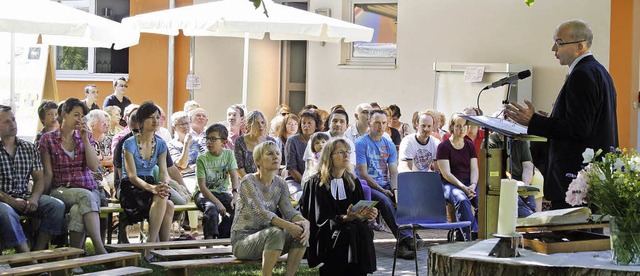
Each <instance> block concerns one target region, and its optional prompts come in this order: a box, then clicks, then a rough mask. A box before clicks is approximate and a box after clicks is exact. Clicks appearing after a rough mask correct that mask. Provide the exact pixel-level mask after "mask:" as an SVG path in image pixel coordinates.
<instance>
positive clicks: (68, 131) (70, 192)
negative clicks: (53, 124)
mask: <svg viewBox="0 0 640 276" xmlns="http://www.w3.org/2000/svg"><path fill="white" fill-rule="evenodd" d="M87 112H88V109H87V106H85V105H84V104H83V103H82V102H81V101H80V100H78V99H76V98H69V99H67V100H66V101H65V102H64V104H63V105H62V107H61V108H60V114H58V116H59V117H61V118H62V123H61V124H60V128H59V129H58V130H55V131H52V132H47V133H45V134H43V135H42V138H41V139H40V145H39V149H40V153H41V154H42V164H43V165H44V174H45V179H46V180H45V181H47V183H51V188H52V189H53V190H52V191H51V196H53V197H55V198H58V199H60V200H62V202H64V204H65V206H66V208H67V210H69V217H70V219H71V221H70V222H69V232H70V233H69V243H70V245H71V246H72V247H75V248H84V242H85V239H86V236H85V234H88V235H89V237H90V238H91V241H92V242H93V247H94V249H95V252H96V254H105V253H107V251H106V250H105V249H104V244H103V243H102V238H101V236H100V220H99V219H100V217H99V215H98V212H99V211H100V191H99V190H98V185H97V183H96V182H95V180H94V179H93V174H92V172H93V171H97V170H98V164H99V161H98V156H97V155H96V151H95V149H94V148H93V146H92V145H93V143H94V140H93V137H92V135H91V133H90V131H89V128H88V126H87V124H86V122H85V121H84V119H85V117H84V116H85V115H87Z"/></svg>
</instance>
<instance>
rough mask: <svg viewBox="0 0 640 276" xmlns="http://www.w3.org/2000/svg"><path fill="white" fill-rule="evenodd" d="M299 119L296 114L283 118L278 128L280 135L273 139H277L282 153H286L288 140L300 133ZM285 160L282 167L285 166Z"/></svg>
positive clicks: (277, 134)
mask: <svg viewBox="0 0 640 276" xmlns="http://www.w3.org/2000/svg"><path fill="white" fill-rule="evenodd" d="M299 121H300V120H299V119H298V116H297V115H296V114H289V115H286V116H284V118H282V121H280V126H278V127H277V129H278V133H276V136H275V137H273V138H275V139H276V144H278V147H280V152H284V145H285V144H286V143H287V139H289V137H292V136H293V135H295V134H296V133H297V132H298V124H299ZM285 161H286V160H285V158H282V165H285V164H286V162H285Z"/></svg>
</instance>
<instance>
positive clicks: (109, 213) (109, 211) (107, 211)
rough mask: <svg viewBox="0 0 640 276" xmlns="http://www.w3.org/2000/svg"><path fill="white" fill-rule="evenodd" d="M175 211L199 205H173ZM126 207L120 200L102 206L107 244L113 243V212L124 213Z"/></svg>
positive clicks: (101, 216) (194, 207)
mask: <svg viewBox="0 0 640 276" xmlns="http://www.w3.org/2000/svg"><path fill="white" fill-rule="evenodd" d="M173 208H174V212H182V211H197V210H199V209H198V206H196V204H195V203H189V204H184V205H176V206H174V207H173ZM122 212H124V209H122V207H121V206H120V202H117V203H113V206H106V207H100V218H106V219H107V242H106V244H111V240H112V238H113V213H122Z"/></svg>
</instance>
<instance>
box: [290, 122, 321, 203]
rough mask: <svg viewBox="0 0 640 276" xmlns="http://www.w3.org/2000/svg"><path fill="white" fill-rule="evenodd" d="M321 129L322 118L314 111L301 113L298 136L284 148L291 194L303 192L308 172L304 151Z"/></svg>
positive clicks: (294, 136)
mask: <svg viewBox="0 0 640 276" xmlns="http://www.w3.org/2000/svg"><path fill="white" fill-rule="evenodd" d="M318 129H320V117H318V114H317V113H316V112H315V111H313V110H306V111H303V112H302V113H300V126H299V127H298V134H296V135H293V136H291V137H289V139H287V143H286V144H285V146H284V153H285V157H286V158H285V159H286V160H285V161H286V165H287V172H288V174H287V178H286V181H287V186H289V193H290V194H292V195H293V194H295V193H296V192H300V191H302V187H301V186H300V184H302V179H303V175H304V174H305V172H306V164H305V161H304V159H303V156H304V150H305V148H306V147H307V141H309V138H310V137H311V135H312V134H313V133H315V132H316V131H317V130H318Z"/></svg>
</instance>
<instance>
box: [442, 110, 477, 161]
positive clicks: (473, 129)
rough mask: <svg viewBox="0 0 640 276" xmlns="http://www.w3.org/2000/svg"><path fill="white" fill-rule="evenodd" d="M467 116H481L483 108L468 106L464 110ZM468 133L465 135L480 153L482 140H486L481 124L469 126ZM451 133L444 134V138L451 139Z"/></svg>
mask: <svg viewBox="0 0 640 276" xmlns="http://www.w3.org/2000/svg"><path fill="white" fill-rule="evenodd" d="M462 113H463V114H464V115H467V116H480V115H482V110H480V109H478V108H476V107H467V108H465V109H464V111H463V112H462ZM467 128H468V130H467V134H466V135H465V139H467V140H469V141H471V142H472V143H473V145H474V148H475V149H476V154H479V153H480V147H481V146H482V141H484V130H483V129H480V127H479V126H468V127H467ZM450 136H451V133H447V134H444V135H443V136H442V139H444V140H446V139H449V137H450Z"/></svg>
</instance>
